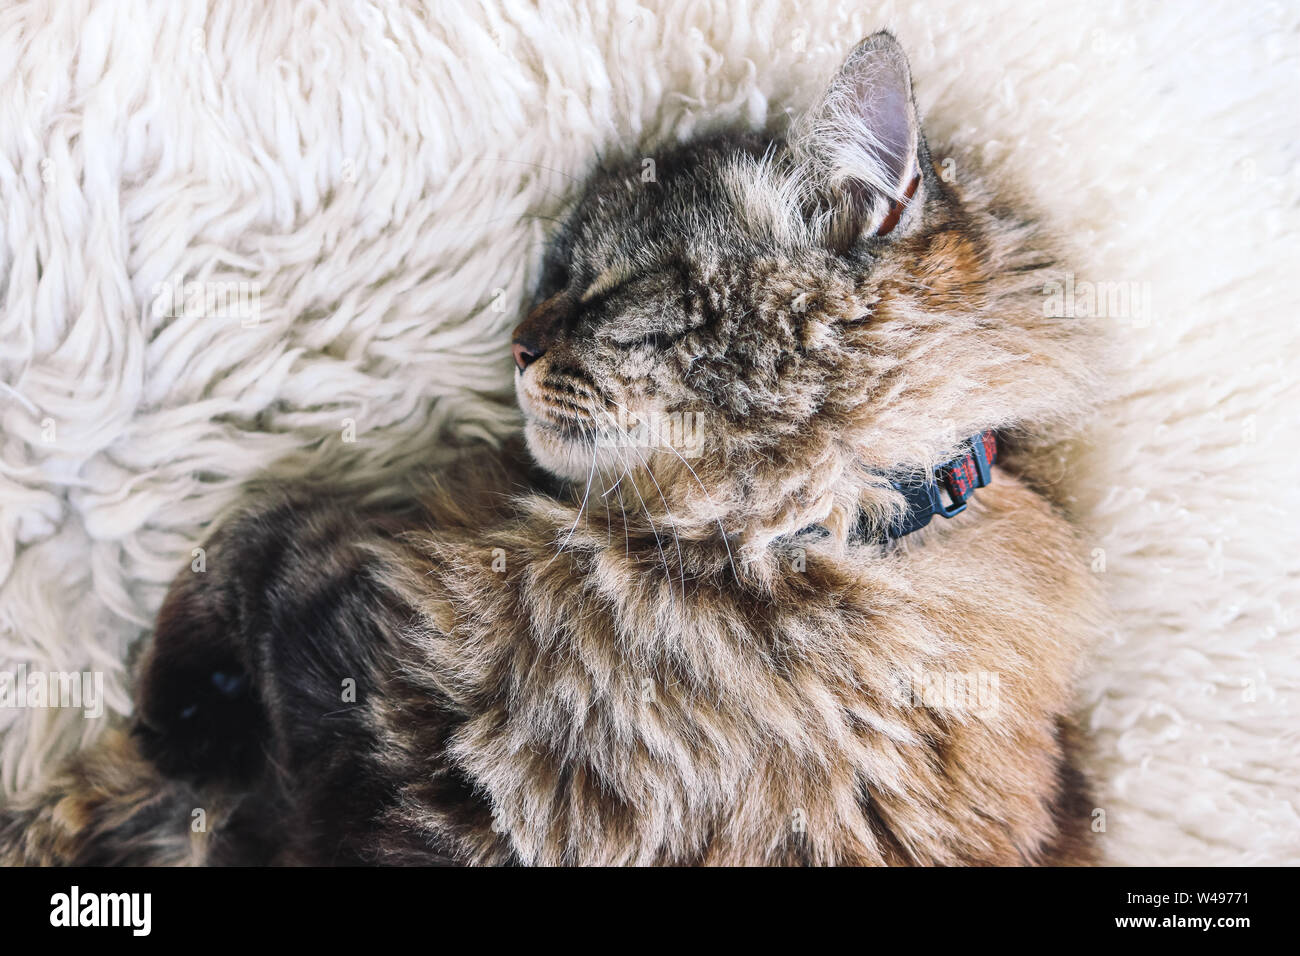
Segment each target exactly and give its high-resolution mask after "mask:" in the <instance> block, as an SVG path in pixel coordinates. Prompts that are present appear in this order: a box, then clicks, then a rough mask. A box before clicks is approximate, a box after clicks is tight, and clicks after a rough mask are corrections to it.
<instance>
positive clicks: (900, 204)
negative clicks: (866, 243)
mask: <svg viewBox="0 0 1300 956" xmlns="http://www.w3.org/2000/svg"><path fill="white" fill-rule="evenodd" d="M920 185H921V177H920V176H919V175H917V176H916V177H914V178H913V179H912V184H911V185H910V186H908V187H907V192H905V193H904V194H903V198H902V199H896V200H895V201H894V205H892V206H891V207H889V215H888V216H886V217H885V221H884V222H882V223H881V224H880V228H879V229H877V230H876V235H878V236H887V235H889V234H890V233H891V232H893V231H894V227H895V226H897V225H898V220H900V219H902V218H903V209H904V207H906V205H907V201H908V200H909V199H911V198H912V197H913V196H915V195H916V187H918V186H920Z"/></svg>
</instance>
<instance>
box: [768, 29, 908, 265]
mask: <svg viewBox="0 0 1300 956" xmlns="http://www.w3.org/2000/svg"><path fill="white" fill-rule="evenodd" d="M790 146H791V149H792V152H793V154H794V156H795V158H796V161H797V162H798V163H799V164H800V166H801V167H802V169H801V175H803V176H805V177H806V180H807V182H808V184H809V185H810V186H811V187H812V190H813V193H814V195H815V196H816V197H817V204H818V206H819V207H820V209H819V212H820V215H822V216H823V217H826V225H827V229H826V232H827V239H828V242H830V243H831V244H832V245H836V246H848V245H852V244H853V243H854V242H856V241H857V240H858V238H860V237H862V236H866V235H879V236H885V235H889V234H891V233H893V232H894V231H895V230H896V229H897V228H898V226H899V224H900V222H902V221H903V220H904V217H905V214H906V212H907V210H908V208H909V205H911V204H913V203H917V202H919V201H920V200H921V199H922V198H923V197H922V196H921V195H919V194H918V190H919V189H920V188H921V187H922V183H921V171H920V165H919V151H920V149H921V130H920V123H919V121H918V119H917V115H916V105H915V103H914V102H913V100H912V73H911V70H910V68H909V67H908V64H907V57H906V56H905V55H904V54H903V50H902V47H900V46H899V44H898V41H897V40H895V39H894V37H893V36H892V35H891V34H889V33H885V32H881V33H875V34H872V35H871V36H869V37H867V38H866V39H865V40H863V41H862V42H861V43H859V44H858V45H857V46H856V47H855V48H854V49H853V52H852V53H850V54H849V55H848V58H847V59H846V60H845V61H844V64H843V65H842V66H841V67H840V69H839V72H838V73H836V75H835V77H834V79H832V80H831V83H830V86H829V87H828V88H827V90H826V92H825V94H824V95H823V96H822V98H821V99H820V100H819V101H818V102H817V103H816V104H815V105H814V106H813V107H812V109H810V110H809V111H808V112H807V113H806V114H805V115H804V116H803V117H802V119H800V120H799V122H798V123H797V124H796V125H795V127H794V129H793V130H792V133H791V137H790Z"/></svg>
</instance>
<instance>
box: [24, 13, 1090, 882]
mask: <svg viewBox="0 0 1300 956" xmlns="http://www.w3.org/2000/svg"><path fill="white" fill-rule="evenodd" d="M647 171H648V173H647ZM942 171H943V170H942V167H941V166H940V165H938V164H937V163H936V161H935V160H934V159H933V158H932V156H931V154H930V152H929V149H928V147H927V145H926V141H925V138H924V136H923V135H922V132H921V130H920V127H919V123H918V119H917V114H916V108H915V104H914V100H913V95H912V86H911V78H910V72H909V69H908V66H907V62H906V59H905V57H904V55H903V53H902V51H901V50H900V48H899V46H898V44H897V43H896V41H895V40H894V38H893V37H891V36H890V35H888V34H886V33H878V34H875V35H873V36H871V37H869V38H867V39H866V40H864V41H863V42H862V43H861V44H859V45H858V46H857V47H856V48H855V49H854V50H853V51H852V53H851V54H850V55H849V56H848V58H847V60H846V61H845V62H844V64H843V65H842V67H841V68H840V69H839V71H838V72H837V73H836V75H835V76H834V77H833V79H832V80H831V82H830V85H829V88H828V89H827V90H826V91H825V93H824V95H823V96H822V97H821V98H820V99H819V101H818V102H817V103H816V104H814V106H813V107H812V108H811V109H810V110H809V111H808V112H807V114H806V115H804V116H802V117H801V118H800V119H799V120H798V121H796V122H795V123H794V124H793V125H791V126H790V127H789V128H788V129H787V130H785V131H784V132H783V133H781V134H779V135H775V134H764V135H759V134H754V133H750V132H743V131H742V132H737V131H728V132H717V133H713V134H711V135H708V136H705V137H702V138H698V139H695V140H692V141H690V142H686V143H684V144H681V145H679V146H676V147H675V148H673V149H671V150H668V151H665V152H663V153H661V154H659V155H657V156H655V157H653V162H650V163H647V162H645V161H643V160H642V159H641V158H639V157H631V158H628V159H625V160H620V161H618V162H608V161H607V162H605V163H604V164H603V166H602V168H601V169H600V170H598V171H597V172H596V173H595V174H594V175H593V177H592V178H591V179H590V181H589V182H588V183H587V185H586V186H585V190H584V191H583V192H582V193H581V195H580V196H579V197H578V198H577V199H576V201H575V202H574V203H573V205H572V208H571V209H570V210H569V211H568V212H567V214H566V216H565V218H564V220H563V223H562V225H561V226H560V227H559V229H558V232H557V233H556V235H555V236H554V237H553V239H552V241H551V242H550V243H549V246H548V248H547V250H546V254H545V259H544V267H543V270H542V274H541V279H540V287H539V289H538V291H537V302H536V304H535V305H534V307H533V308H531V310H530V311H529V312H528V313H527V316H526V318H525V321H524V322H523V324H522V325H521V326H520V327H519V329H518V330H517V331H516V334H515V338H514V344H513V350H514V356H515V360H516V375H515V386H516V391H517V395H518V399H519V404H520V406H521V408H522V411H523V415H524V419H525V423H526V425H525V433H524V442H523V443H522V444H510V443H507V444H506V445H505V446H504V447H503V448H502V449H499V450H492V451H488V450H485V451H482V452H478V453H475V454H472V455H469V456H467V457H466V458H465V460H464V461H462V462H460V463H459V464H458V465H456V466H454V467H453V468H452V469H450V470H449V471H448V472H447V473H445V474H442V475H440V476H438V477H437V478H435V479H431V481H430V485H429V487H428V488H427V489H425V490H424V491H423V493H421V494H419V495H414V496H412V497H411V499H410V501H409V502H408V503H406V504H404V505H402V506H384V507H379V506H375V507H370V508H367V507H362V506H359V505H357V504H356V503H355V502H353V501H349V500H345V499H342V498H330V497H327V496H322V495H321V494H319V493H307V492H303V491H300V490H295V489H292V488H285V489H279V490H274V491H270V492H266V493H263V494H260V495H258V496H257V498H256V501H255V502H254V503H253V504H252V505H251V506H250V507H248V508H247V509H246V511H244V512H243V513H242V514H241V515H240V516H238V517H236V518H235V519H234V520H232V521H229V522H227V523H226V524H225V525H224V526H222V527H221V528H220V529H219V530H217V531H216V533H215V535H214V536H213V537H212V538H211V540H210V541H209V542H208V544H207V546H206V547H207V570H206V572H205V573H195V572H192V571H190V570H188V569H187V570H185V571H183V572H182V573H181V574H180V576H179V577H178V578H177V579H176V581H175V583H174V585H173V586H172V589H171V591H170V594H169V595H168V597H167V599H166V601H165V603H164V605H163V607H162V609H161V611H160V613H159V616H158V621H157V627H156V631H155V634H154V636H153V639H152V642H151V643H150V645H149V646H148V648H147V650H146V651H145V652H144V654H143V655H142V657H141V659H140V661H139V668H138V680H137V685H138V686H137V688H136V715H135V717H134V719H133V723H132V724H131V726H130V727H124V728H122V729H121V730H119V731H115V732H113V733H110V734H108V736H107V739H106V740H104V741H103V742H102V743H100V744H99V745H98V746H96V747H94V748H91V749H89V750H87V751H85V752H83V753H82V754H80V755H78V756H77V757H75V758H74V760H73V761H72V762H71V764H70V765H69V766H68V767H67V768H66V769H65V770H64V771H63V772H62V773H61V774H59V775H58V776H57V777H56V778H55V779H54V780H53V781H52V783H51V785H50V787H49V788H48V789H47V790H46V791H45V792H44V793H43V794H40V795H39V796H36V797H33V798H31V799H29V800H27V801H25V802H24V801H19V802H16V803H14V804H13V805H12V806H10V807H9V808H8V809H6V810H5V811H3V813H0V859H3V860H4V861H5V862H9V863H18V862H24V863H41V864H43V863H92V864H124V863H203V862H206V863H214V864H215V863H277V864H281V863H310V864H330V863H338V864H355V863H402V864H416V863H420V864H423V863H457V864H460V863H465V864H470V863H473V864H505V863H524V864H547V865H555V864H747V865H748V864H904V865H906V864H919V865H934V864H940V865H947V864H1011V865H1019V864H1076V863H1087V862H1090V861H1092V860H1093V859H1094V857H1095V854H1096V851H1095V838H1094V837H1093V835H1092V833H1091V828H1090V822H1091V817H1092V804H1091V802H1090V800H1089V797H1088V795H1087V786H1086V783H1085V781H1084V780H1083V778H1082V776H1081V775H1080V773H1079V771H1078V769H1077V766H1076V764H1077V748H1078V743H1077V740H1076V737H1075V734H1074V732H1073V731H1072V729H1071V726H1070V723H1069V720H1068V713H1069V710H1070V706H1071V684H1072V681H1073V679H1074V678H1075V677H1076V674H1077V670H1078V667H1079V661H1080V658H1081V654H1082V652H1083V649H1084V648H1085V647H1086V646H1087V644H1088V643H1089V640H1090V638H1091V636H1092V635H1093V634H1094V633H1095V632H1096V630H1097V629H1098V624H1097V623H1096V621H1097V614H1096V605H1095V599H1094V595H1093V592H1092V588H1091V587H1090V585H1089V574H1088V569H1087V567H1086V565H1085V562H1084V560H1083V557H1082V555H1084V554H1086V553H1087V549H1086V547H1085V545H1084V544H1083V543H1082V541H1081V539H1080V537H1079V535H1078V532H1077V531H1076V529H1075V528H1074V527H1073V526H1072V524H1071V521H1070V520H1069V518H1068V514H1067V511H1066V509H1065V507H1064V505H1063V503H1062V502H1060V501H1055V500H1054V498H1053V494H1054V492H1053V486H1052V484H1051V483H1050V482H1049V481H1043V480H1041V479H1040V478H1038V477H1036V476H1037V475H1038V474H1039V473H1040V472H1041V471H1042V470H1043V468H1042V457H1043V456H1042V452H1041V451H1038V450H1037V449H1042V448H1044V447H1046V446H1047V445H1048V444H1049V443H1051V442H1053V441H1056V440H1058V439H1059V438H1060V437H1061V436H1063V435H1067V434H1071V433H1073V432H1075V431H1077V429H1078V428H1079V427H1080V426H1081V424H1082V423H1083V422H1084V421H1085V419H1086V416H1087V414H1088V411H1089V408H1090V405H1091V402H1092V398H1093V396H1094V395H1095V393H1096V387H1097V382H1096V380H1095V378H1096V376H1095V372H1094V370H1095V368H1096V362H1095V360H1094V357H1093V353H1094V345H1093V342H1094V336H1093V335H1092V333H1091V332H1090V331H1089V329H1088V328H1087V327H1086V323H1083V322H1074V321H1072V320H1065V319H1059V318H1049V317H1047V316H1046V315H1045V310H1044V306H1043V303H1044V287H1045V285H1047V284H1048V283H1050V282H1052V281H1054V280H1055V279H1057V278H1058V277H1059V276H1061V275H1062V274H1063V273H1061V271H1060V270H1061V268H1062V267H1061V257H1060V254H1059V253H1058V251H1057V247H1056V245H1055V244H1054V242H1053V241H1052V240H1051V239H1050V238H1048V237H1047V236H1045V235H1044V234H1043V232H1042V230H1041V229H1040V227H1039V226H1038V225H1037V224H1036V223H1035V222H1034V220H1033V219H1032V218H1031V217H1030V216H1028V215H1027V214H1026V212H1025V211H1024V209H1023V206H1022V204H1020V203H1018V202H1015V201H1013V199H1012V197H1011V196H1009V195H1008V194H1007V193H1005V192H1004V191H1002V190H999V189H997V188H995V187H994V186H992V185H990V184H989V183H987V182H985V181H984V180H983V179H981V178H980V177H979V175H978V174H977V173H976V172H975V171H973V170H967V169H962V170H961V173H960V175H959V176H957V177H955V178H956V180H957V181H955V182H949V181H947V180H949V179H952V178H954V177H951V176H945V175H941V172H942ZM994 433H996V439H994V438H993V437H992V436H993V435H994ZM972 435H975V436H981V435H984V436H988V441H989V442H992V441H994V440H995V441H996V443H997V456H998V457H997V463H996V466H995V470H994V471H993V472H992V474H991V475H986V476H984V477H991V479H992V480H991V483H989V484H988V485H987V487H981V488H979V490H978V492H977V493H975V494H973V495H972V496H971V497H970V498H969V500H968V501H967V507H966V508H965V510H964V511H963V512H962V513H961V514H954V515H953V516H952V517H950V518H947V519H946V520H944V519H940V518H936V519H935V520H932V521H930V522H929V523H928V524H926V525H925V526H924V527H922V528H919V529H918V530H915V531H912V533H910V534H905V535H904V534H898V533H897V532H898V530H899V528H900V527H901V524H900V522H904V521H906V520H908V509H909V507H910V505H909V498H908V496H907V494H906V489H907V488H909V487H911V488H917V487H924V488H934V487H937V485H936V482H935V479H934V477H933V476H934V475H935V474H936V469H941V467H942V466H943V465H944V463H945V462H947V461H948V460H950V459H954V458H960V457H961V456H962V455H963V454H967V455H969V454H971V453H972V451H971V446H970V445H969V444H968V436H972ZM977 443H978V442H977ZM988 447H989V448H990V449H991V448H992V445H991V444H990V445H989V446H988ZM991 457H992V456H991V455H987V456H985V460H984V461H983V462H982V464H981V467H985V466H987V464H988V459H991ZM908 481H911V482H912V484H911V485H908V484H907V483H906V482H908ZM927 493H928V492H927ZM963 497H964V496H963ZM936 500H937V502H938V505H937V507H938V508H939V509H940V510H941V511H943V512H944V513H947V512H949V511H952V512H955V511H957V510H958V509H957V508H956V507H955V505H956V499H955V497H953V499H952V500H951V501H947V500H946V499H944V497H943V495H942V494H940V495H939V497H938V498H937V499H936ZM936 688H938V689H939V692H934V691H935V690H936ZM961 688H965V689H966V690H968V691H969V690H971V689H972V688H973V689H974V691H973V692H972V693H964V694H963V693H957V694H956V696H955V698H954V696H953V694H952V693H949V692H951V691H953V690H954V689H961ZM200 810H201V811H202V813H201V814H200V813H198V812H197V811H200ZM196 820H202V821H204V825H203V826H197V825H195V821H196Z"/></svg>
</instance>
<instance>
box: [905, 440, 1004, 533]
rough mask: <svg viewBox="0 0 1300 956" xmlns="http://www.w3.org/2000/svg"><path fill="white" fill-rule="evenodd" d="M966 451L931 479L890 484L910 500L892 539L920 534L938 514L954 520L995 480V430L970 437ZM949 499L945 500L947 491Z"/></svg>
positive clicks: (942, 467) (940, 468)
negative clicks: (955, 516)
mask: <svg viewBox="0 0 1300 956" xmlns="http://www.w3.org/2000/svg"><path fill="white" fill-rule="evenodd" d="M966 444H967V450H966V453H965V454H963V455H959V456H957V457H956V458H954V459H953V460H952V461H949V462H945V463H944V464H942V465H940V466H939V467H938V468H936V469H935V470H934V474H933V475H931V476H930V477H929V478H928V479H915V478H911V479H902V480H897V481H892V482H890V483H891V484H892V485H893V486H894V490H896V491H897V492H899V493H900V494H901V495H902V496H903V497H904V498H906V499H907V511H905V512H904V513H903V514H902V515H901V516H900V517H899V518H898V520H896V521H895V522H894V524H893V526H892V527H890V528H889V529H888V531H887V536H888V537H889V538H901V537H903V536H904V535H908V534H911V533H912V532H913V531H919V530H921V529H922V528H924V527H925V526H926V525H928V524H929V523H930V520H931V519H932V518H934V516H935V515H940V516H942V517H944V518H951V517H952V516H953V515H957V514H961V513H962V512H963V511H965V510H966V502H967V501H969V500H970V497H971V495H972V494H974V492H975V489H976V488H983V487H984V486H985V485H987V484H988V483H989V482H990V481H992V480H993V463H994V462H995V461H996V460H997V456H998V443H997V436H996V435H994V433H993V430H992V429H989V430H987V431H983V432H980V433H979V434H978V435H973V436H971V438H970V440H969V441H968V442H967V443H966ZM945 491H946V492H947V493H948V500H947V501H945V500H944V492H945Z"/></svg>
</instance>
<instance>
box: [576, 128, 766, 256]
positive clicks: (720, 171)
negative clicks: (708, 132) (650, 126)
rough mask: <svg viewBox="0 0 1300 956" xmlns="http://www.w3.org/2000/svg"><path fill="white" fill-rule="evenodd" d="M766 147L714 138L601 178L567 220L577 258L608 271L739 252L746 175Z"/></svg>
mask: <svg viewBox="0 0 1300 956" xmlns="http://www.w3.org/2000/svg"><path fill="white" fill-rule="evenodd" d="M765 145H766V141H763V142H760V141H758V140H756V139H755V138H754V137H752V136H745V135H739V136H717V137H712V138H709V139H705V140H701V141H697V142H692V143H688V144H685V145H681V146H677V147H675V148H673V149H671V150H667V151H664V152H662V153H660V154H658V155H656V156H645V157H632V158H629V159H626V160H624V161H623V162H621V163H619V164H617V165H615V166H612V167H608V168H605V169H603V170H601V171H600V172H598V173H597V174H596V175H595V176H594V177H593V179H592V181H591V184H590V186H589V188H588V189H587V191H586V192H585V194H584V195H583V196H582V197H581V198H580V199H579V201H578V203H577V205H576V207H575V211H574V215H573V217H572V219H571V226H570V228H571V231H572V237H571V243H572V249H573V252H574V254H575V255H577V256H579V257H584V256H585V257H588V258H590V259H592V260H595V261H596V262H597V264H599V265H601V266H602V267H606V266H608V265H609V264H610V263H611V261H612V260H613V259H624V260H628V261H629V263H633V264H634V263H636V262H637V261H642V260H643V261H646V262H648V261H651V260H660V259H663V258H664V257H666V256H669V257H687V258H690V257H691V256H693V255H696V254H699V255H707V256H713V255H717V254H725V253H727V252H740V251H743V246H744V245H745V244H746V243H747V241H748V240H749V238H750V232H749V222H748V216H747V213H746V210H745V204H746V201H747V199H748V198H749V196H750V194H751V193H752V189H751V188H750V187H749V182H750V179H749V177H748V176H747V175H746V173H745V172H744V171H745V170H747V169H748V168H749V167H752V166H754V165H755V155H756V153H757V154H758V155H761V150H762V148H763V147H764V146H765Z"/></svg>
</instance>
